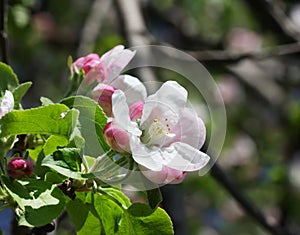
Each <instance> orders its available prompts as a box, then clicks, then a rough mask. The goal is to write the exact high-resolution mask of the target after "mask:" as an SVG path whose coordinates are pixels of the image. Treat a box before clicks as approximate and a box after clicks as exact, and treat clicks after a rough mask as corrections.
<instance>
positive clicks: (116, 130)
mask: <svg viewBox="0 0 300 235" xmlns="http://www.w3.org/2000/svg"><path fill="white" fill-rule="evenodd" d="M103 136H104V139H105V141H106V143H107V144H108V145H109V146H111V148H112V149H114V150H115V151H117V152H129V151H130V144H129V140H130V136H129V133H128V132H127V131H125V130H123V129H122V128H120V127H119V125H118V124H116V123H114V122H109V123H107V125H106V126H105V127H104V128H103Z"/></svg>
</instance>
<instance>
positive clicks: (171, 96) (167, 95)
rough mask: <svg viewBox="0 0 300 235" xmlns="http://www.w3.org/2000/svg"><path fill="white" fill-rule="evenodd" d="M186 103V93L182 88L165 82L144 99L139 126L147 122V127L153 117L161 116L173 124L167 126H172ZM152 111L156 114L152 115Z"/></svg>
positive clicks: (173, 83) (170, 82)
mask: <svg viewBox="0 0 300 235" xmlns="http://www.w3.org/2000/svg"><path fill="white" fill-rule="evenodd" d="M186 101H187V91H186V90H185V89H184V88H183V87H182V86H180V85H179V84H178V83H177V82H175V81H168V82H165V83H164V84H163V85H162V86H161V87H160V89H159V90H158V91H157V92H156V93H155V94H153V95H150V96H149V97H148V98H147V99H146V101H145V105H144V111H143V116H142V119H141V124H142V125H143V124H144V122H147V123H145V125H146V126H149V125H151V122H152V121H153V120H152V119H153V118H155V116H158V117H162V116H163V117H164V119H165V118H167V119H170V120H171V119H172V120H173V121H174V123H169V125H174V124H175V123H176V122H177V120H178V118H179V114H180V113H181V111H182V110H183V109H184V107H185V105H186ZM154 111H155V112H157V114H153V112H154ZM156 118H157V117H156ZM149 119H150V120H149ZM149 121H150V123H149Z"/></svg>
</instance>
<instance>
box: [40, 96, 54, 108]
mask: <svg viewBox="0 0 300 235" xmlns="http://www.w3.org/2000/svg"><path fill="white" fill-rule="evenodd" d="M40 100H41V103H42V105H43V106H47V105H50V104H54V102H53V101H52V100H50V99H49V98H47V97H41V98H40Z"/></svg>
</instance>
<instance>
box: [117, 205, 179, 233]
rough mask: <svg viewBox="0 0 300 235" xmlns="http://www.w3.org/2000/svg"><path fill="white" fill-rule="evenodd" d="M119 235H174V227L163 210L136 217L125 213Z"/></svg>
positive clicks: (159, 209) (158, 209)
mask: <svg viewBox="0 0 300 235" xmlns="http://www.w3.org/2000/svg"><path fill="white" fill-rule="evenodd" d="M116 234H117V235H127V234H130V235H140V234H143V235H157V234H164V235H172V234H174V232H173V227H172V222H171V220H170V218H169V216H168V214H167V213H166V212H165V211H164V210H163V209H161V208H157V209H156V210H155V211H154V212H153V213H152V214H151V215H149V216H145V217H136V216H133V215H131V214H130V213H128V212H126V213H124V216H123V218H122V221H121V224H120V227H119V231H118V232H117V233H116Z"/></svg>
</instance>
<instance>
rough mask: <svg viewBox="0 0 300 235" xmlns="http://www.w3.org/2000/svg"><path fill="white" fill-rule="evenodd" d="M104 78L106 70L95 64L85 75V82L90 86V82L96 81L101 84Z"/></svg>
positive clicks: (99, 64) (99, 63) (101, 65)
mask: <svg viewBox="0 0 300 235" xmlns="http://www.w3.org/2000/svg"><path fill="white" fill-rule="evenodd" d="M105 77H106V70H105V68H104V66H103V64H101V62H99V61H97V62H95V63H94V64H93V65H92V66H91V68H90V69H89V71H88V72H86V73H85V80H84V81H85V82H86V83H87V84H91V83H92V82H95V81H98V82H103V81H104V79H105Z"/></svg>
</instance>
